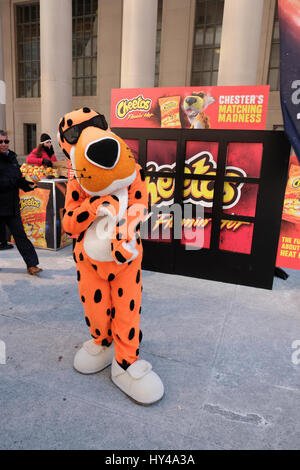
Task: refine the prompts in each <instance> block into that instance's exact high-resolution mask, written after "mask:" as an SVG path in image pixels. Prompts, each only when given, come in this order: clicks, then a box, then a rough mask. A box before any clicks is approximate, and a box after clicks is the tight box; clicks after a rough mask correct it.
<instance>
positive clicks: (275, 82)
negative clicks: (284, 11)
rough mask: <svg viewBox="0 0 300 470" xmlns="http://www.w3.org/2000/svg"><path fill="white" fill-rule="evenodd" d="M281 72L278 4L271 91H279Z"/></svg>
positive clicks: (271, 58) (270, 77)
mask: <svg viewBox="0 0 300 470" xmlns="http://www.w3.org/2000/svg"><path fill="white" fill-rule="evenodd" d="M279 72H280V47H279V18H278V5H277V2H276V8H275V14H274V24H273V33H272V43H271V52H270V62H269V72H268V85H270V91H277V90H279V81H280V78H279V77H280V73H279Z"/></svg>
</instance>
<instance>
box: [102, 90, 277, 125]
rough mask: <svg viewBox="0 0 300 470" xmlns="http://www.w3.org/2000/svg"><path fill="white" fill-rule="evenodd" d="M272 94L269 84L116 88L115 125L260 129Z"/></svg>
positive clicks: (112, 98)
mask: <svg viewBox="0 0 300 470" xmlns="http://www.w3.org/2000/svg"><path fill="white" fill-rule="evenodd" d="M268 96H269V86H268V85H262V86H215V87H214V86H207V87H205V86H204V87H172V88H170V87H168V88H128V89H126V88H121V89H113V90H112V92H111V126H112V127H135V128H140V127H147V128H149V127H153V128H164V129H166V128H167V129H254V130H260V129H265V123H266V116H267V107H268Z"/></svg>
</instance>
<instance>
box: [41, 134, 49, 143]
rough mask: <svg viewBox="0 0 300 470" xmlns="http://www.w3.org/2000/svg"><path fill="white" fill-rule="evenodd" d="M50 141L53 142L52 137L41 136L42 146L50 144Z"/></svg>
mask: <svg viewBox="0 0 300 470" xmlns="http://www.w3.org/2000/svg"><path fill="white" fill-rule="evenodd" d="M49 140H50V141H51V137H50V135H48V134H42V135H41V138H40V143H41V144H44V143H45V142H49Z"/></svg>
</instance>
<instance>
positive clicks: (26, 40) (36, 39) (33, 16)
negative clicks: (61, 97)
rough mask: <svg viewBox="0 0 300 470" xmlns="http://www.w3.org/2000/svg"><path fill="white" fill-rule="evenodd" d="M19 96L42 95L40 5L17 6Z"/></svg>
mask: <svg viewBox="0 0 300 470" xmlns="http://www.w3.org/2000/svg"><path fill="white" fill-rule="evenodd" d="M16 30H17V97H18V98H37V97H39V96H41V85H40V76H41V73H40V6H39V3H32V4H30V5H28V4H26V5H17V6H16Z"/></svg>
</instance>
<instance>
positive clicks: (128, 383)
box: [111, 359, 164, 405]
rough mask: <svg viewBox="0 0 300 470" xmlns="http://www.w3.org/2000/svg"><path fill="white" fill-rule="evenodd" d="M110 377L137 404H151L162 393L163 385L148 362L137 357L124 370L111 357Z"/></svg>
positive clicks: (157, 399) (161, 395) (159, 397)
mask: <svg viewBox="0 0 300 470" xmlns="http://www.w3.org/2000/svg"><path fill="white" fill-rule="evenodd" d="M111 379H112V381H113V383H114V384H115V385H116V386H117V387H119V389H120V390H122V392H124V393H126V395H128V396H129V397H130V398H132V399H133V400H134V401H135V402H136V403H138V404H139V405H152V404H153V403H156V402H157V401H159V400H160V399H161V398H162V397H163V395H164V386H163V383H162V381H161V380H160V378H159V376H158V375H157V374H156V373H155V372H153V370H152V366H151V364H150V363H149V362H147V361H144V360H143V359H138V360H137V361H135V362H134V363H133V364H131V366H129V367H128V368H127V369H126V370H124V369H123V368H122V367H120V366H119V364H118V363H117V361H116V360H115V359H113V362H112V366H111Z"/></svg>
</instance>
